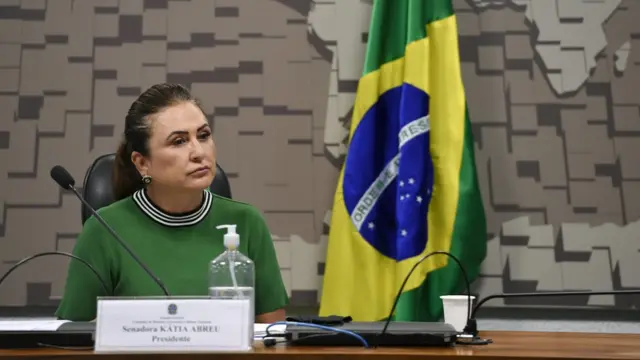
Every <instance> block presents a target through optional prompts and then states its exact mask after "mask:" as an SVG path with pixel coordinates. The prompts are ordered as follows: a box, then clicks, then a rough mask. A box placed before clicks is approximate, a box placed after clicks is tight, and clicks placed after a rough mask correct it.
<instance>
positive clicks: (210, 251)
mask: <svg viewBox="0 0 640 360" xmlns="http://www.w3.org/2000/svg"><path fill="white" fill-rule="evenodd" d="M215 169H216V148H215V144H214V142H213V138H212V136H211V128H210V127H209V125H208V122H207V119H206V117H205V115H204V112H203V111H202V108H201V107H200V106H199V105H198V103H197V101H196V100H195V99H194V98H193V97H192V96H191V94H190V93H189V91H188V90H187V89H186V88H184V87H182V86H180V85H174V84H159V85H155V86H153V87H151V88H150V89H148V90H147V91H145V92H144V93H143V94H142V95H140V97H138V99H137V100H136V101H135V102H134V103H133V104H132V105H131V107H130V109H129V112H128V114H127V117H126V120H125V130H124V140H123V142H122V144H121V145H120V147H119V149H118V152H117V154H116V165H115V169H114V179H113V180H114V181H113V183H114V193H115V196H116V200H117V201H116V202H114V203H113V204H111V205H109V206H107V207H104V208H102V209H100V210H99V212H100V214H101V215H102V216H103V217H104V219H105V220H106V222H107V223H108V224H110V225H111V226H112V227H113V228H114V229H115V231H116V232H117V233H118V234H119V235H120V236H122V238H123V239H124V240H125V241H126V242H127V243H128V244H129V245H130V247H131V248H132V250H133V251H134V252H135V253H136V254H137V255H138V256H139V257H140V259H141V260H142V261H143V262H144V263H146V264H147V265H148V266H149V268H150V269H151V270H152V271H153V272H154V273H155V274H156V275H157V276H158V278H160V279H161V280H162V281H163V282H164V284H165V286H166V288H167V289H168V291H169V293H170V294H171V295H172V296H176V295H177V296H202V295H207V294H208V286H209V284H208V264H209V262H210V261H211V260H213V259H214V258H215V257H216V256H217V255H218V254H220V253H222V252H223V251H224V246H223V235H224V233H225V231H224V230H218V229H216V226H218V225H222V224H237V232H238V233H239V234H240V247H239V250H240V252H242V253H243V254H245V255H247V256H248V257H250V258H251V259H252V260H253V261H254V263H255V312H256V322H259V323H271V322H275V321H281V320H284V318H285V313H284V309H283V308H284V306H285V305H287V303H288V297H287V294H286V291H285V287H284V284H283V282H282V277H281V274H280V269H279V266H278V261H277V259H276V253H275V249H274V245H273V242H272V240H271V235H270V232H269V229H268V228H267V225H266V223H265V221H264V220H263V218H262V216H261V214H260V213H259V212H258V210H256V209H255V208H254V207H252V206H250V205H247V204H244V203H240V202H237V201H233V200H230V199H227V198H223V197H219V196H217V195H214V194H212V193H211V192H209V191H208V188H209V186H210V185H211V182H212V181H213V178H214V176H215ZM74 254H75V255H77V256H79V257H81V258H83V259H85V260H87V261H89V262H90V263H91V264H92V265H93V266H94V267H95V268H96V269H97V270H98V271H99V272H100V274H101V276H102V278H103V279H104V280H105V281H106V282H107V286H108V288H109V289H110V291H111V293H105V291H104V289H103V287H102V285H101V284H100V282H99V280H98V279H97V278H96V276H95V274H93V273H92V272H91V271H90V270H88V269H87V268H86V267H85V266H84V265H82V263H79V262H77V261H72V262H71V263H70V265H69V272H68V275H67V281H66V286H65V290H64V296H63V298H62V302H61V303H60V306H59V308H58V311H57V312H56V315H57V316H58V317H59V318H61V319H68V320H72V321H90V320H93V319H95V317H96V298H97V297H99V296H162V295H163V292H162V290H161V288H160V287H159V286H158V284H156V283H155V282H154V281H153V280H152V279H151V278H150V277H149V276H148V275H147V273H146V272H145V271H144V270H143V269H142V268H141V267H140V266H139V265H138V264H137V263H136V262H135V261H134V260H133V259H132V258H131V256H130V255H129V254H128V253H127V252H126V251H125V250H124V249H123V248H122V246H120V245H119V244H118V243H117V242H116V241H115V240H114V239H113V238H112V237H111V235H110V234H109V233H108V232H107V231H106V230H105V229H104V227H103V226H102V225H100V224H99V223H98V222H97V221H96V220H95V218H93V217H92V218H90V219H89V220H87V222H86V223H85V225H84V228H83V230H82V233H81V234H80V236H79V237H78V240H77V242H76V245H75V248H74Z"/></svg>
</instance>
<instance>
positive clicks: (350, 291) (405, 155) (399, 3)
mask: <svg viewBox="0 0 640 360" xmlns="http://www.w3.org/2000/svg"><path fill="white" fill-rule="evenodd" d="M456 21H457V20H456V16H455V14H454V11H453V5H452V4H451V1H450V0H376V1H375V2H374V5H373V12H372V16H371V24H370V29H369V39H368V43H367V51H366V57H365V64H364V70H363V73H362V77H361V78H360V80H359V83H358V90H357V94H356V100H355V105H354V110H353V118H352V123H351V130H350V134H349V147H348V151H347V157H346V161H345V164H344V166H343V168H342V170H341V173H340V177H339V180H338V186H337V189H336V193H335V197H334V203H333V213H332V219H331V230H330V233H329V244H328V249H327V258H326V266H325V275H324V284H323V290H322V299H321V305H320V315H321V316H328V315H344V316H347V315H348V316H352V317H353V319H354V320H355V321H378V320H383V319H386V318H387V316H388V315H389V311H390V310H391V307H392V306H393V301H394V298H395V296H396V294H397V292H398V291H399V289H400V286H401V284H402V282H403V280H404V278H405V276H406V275H407V273H408V272H409V271H410V269H411V268H412V267H413V266H414V265H415V264H416V262H417V261H418V260H419V259H420V258H421V257H423V256H424V255H425V254H427V253H429V252H433V251H448V252H450V253H451V254H453V255H454V256H456V257H457V258H458V259H460V261H461V262H462V264H463V266H464V267H465V270H466V272H467V273H468V275H469V276H470V281H473V280H474V279H475V278H476V277H477V275H478V273H479V270H480V265H481V263H482V261H483V260H484V258H485V255H486V241H487V237H486V220H485V213H484V207H483V204H482V198H481V195H480V189H479V185H478V180H477V175H476V167H475V163H474V144H473V135H472V133H471V124H470V121H469V112H468V110H467V105H466V98H465V91H464V86H463V83H462V77H461V71H460V58H459V52H458V33H457V23H456ZM463 289H465V288H464V278H463V276H462V273H461V271H460V269H459V268H458V266H457V264H456V262H455V261H452V260H451V259H449V258H448V257H447V256H445V255H434V256H431V257H429V258H428V259H427V260H426V261H424V262H423V263H422V264H421V266H419V267H418V268H417V269H416V270H415V271H414V272H413V274H412V276H411V278H410V279H409V281H408V282H407V285H406V286H405V291H404V292H403V294H402V297H401V299H400V302H399V303H398V307H397V310H396V312H395V314H394V316H393V318H394V319H395V320H402V321H437V320H439V319H440V318H441V316H442V301H441V300H440V296H441V295H449V294H456V293H459V292H460V291H461V290H463Z"/></svg>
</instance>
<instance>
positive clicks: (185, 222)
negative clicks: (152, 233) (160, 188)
mask: <svg viewBox="0 0 640 360" xmlns="http://www.w3.org/2000/svg"><path fill="white" fill-rule="evenodd" d="M212 201H213V195H212V194H211V192H209V191H207V190H205V191H204V197H203V198H202V204H201V205H200V207H199V208H197V209H195V210H192V211H190V212H188V213H183V214H170V213H167V212H165V211H164V210H162V209H160V208H159V207H158V206H157V205H156V204H154V203H153V201H151V199H149V197H148V196H147V192H146V191H145V190H144V189H141V190H138V191H136V192H135V193H134V194H133V202H135V203H136V205H138V207H139V208H140V210H142V212H143V213H145V214H146V215H147V216H148V217H150V218H151V220H153V221H155V222H157V223H160V224H162V225H165V226H170V227H183V226H191V225H195V224H197V223H199V222H200V221H202V220H203V219H204V218H205V217H207V215H208V214H209V210H211V203H212Z"/></svg>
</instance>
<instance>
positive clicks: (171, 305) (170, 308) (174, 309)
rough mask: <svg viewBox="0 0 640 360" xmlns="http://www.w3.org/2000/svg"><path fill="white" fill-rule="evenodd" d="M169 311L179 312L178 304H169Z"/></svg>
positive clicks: (171, 312) (172, 312)
mask: <svg viewBox="0 0 640 360" xmlns="http://www.w3.org/2000/svg"><path fill="white" fill-rule="evenodd" d="M167 312H168V313H169V315H175V314H177V313H178V305H176V304H169V307H168V308H167Z"/></svg>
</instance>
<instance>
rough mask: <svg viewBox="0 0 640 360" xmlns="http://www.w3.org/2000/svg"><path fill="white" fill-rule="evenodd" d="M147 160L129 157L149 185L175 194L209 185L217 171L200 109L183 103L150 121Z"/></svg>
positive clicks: (206, 125)
mask: <svg viewBox="0 0 640 360" xmlns="http://www.w3.org/2000/svg"><path fill="white" fill-rule="evenodd" d="M150 121H151V123H150V124H151V136H150V138H149V145H148V146H149V157H147V158H145V157H143V156H142V155H141V154H139V153H136V152H134V153H133V154H132V160H133V163H134V164H136V167H137V168H138V170H139V171H140V173H141V174H142V175H149V176H151V180H152V185H151V186H156V185H160V186H162V187H168V188H173V189H175V190H178V189H184V190H202V189H206V188H208V187H209V186H210V185H211V182H212V181H213V178H214V176H215V169H216V148H215V144H214V142H213V137H212V134H211V128H209V124H208V122H207V118H206V117H205V116H204V114H203V113H202V111H201V110H200V108H198V106H196V105H195V104H194V103H192V102H183V103H180V104H177V105H173V106H171V107H168V108H166V109H164V110H163V111H161V112H159V113H157V114H154V115H152V116H151V117H150Z"/></svg>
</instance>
